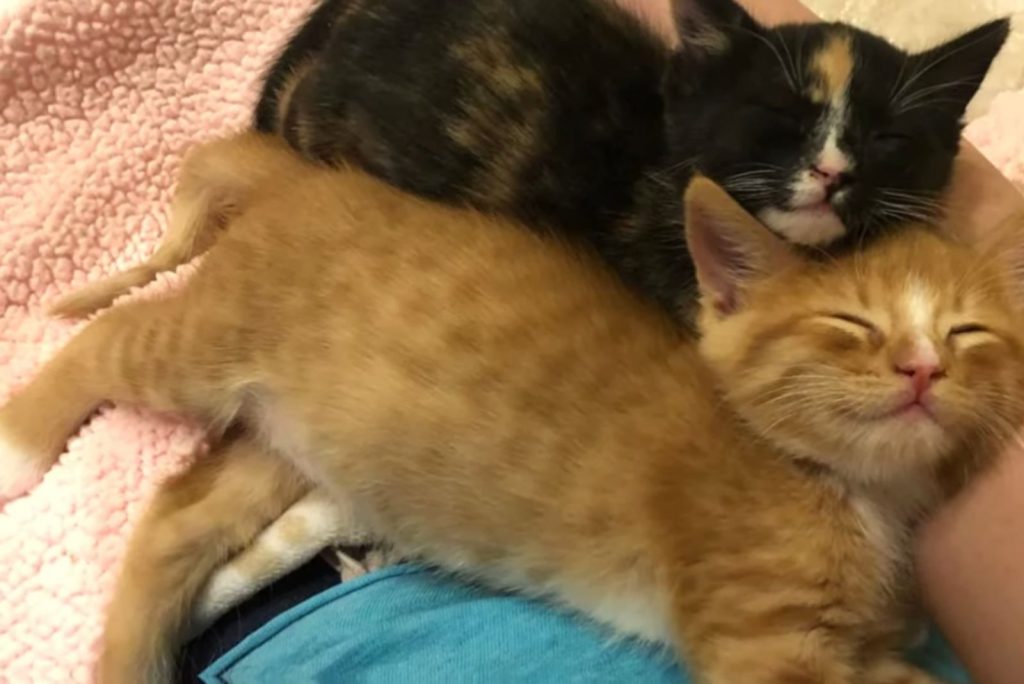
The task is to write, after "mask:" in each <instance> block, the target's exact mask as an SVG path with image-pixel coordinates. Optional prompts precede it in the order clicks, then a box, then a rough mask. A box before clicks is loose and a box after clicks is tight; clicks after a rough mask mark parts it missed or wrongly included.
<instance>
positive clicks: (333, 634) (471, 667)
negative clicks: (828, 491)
mask: <svg viewBox="0 0 1024 684" xmlns="http://www.w3.org/2000/svg"><path fill="white" fill-rule="evenodd" d="M913 659H914V660H915V661H916V662H918V663H919V664H922V665H923V666H925V667H926V668H927V669H928V670H929V671H931V672H933V673H934V674H936V675H939V676H941V677H942V678H943V679H944V680H945V681H949V682H951V683H954V684H959V683H966V682H969V681H970V680H969V679H968V678H967V676H966V675H965V674H964V673H963V671H962V670H961V669H960V668H959V666H958V665H957V664H956V663H955V660H954V659H953V658H952V655H951V654H950V652H949V650H948V648H947V647H946V646H945V644H943V643H942V642H941V641H939V640H937V639H933V640H931V641H930V642H929V643H928V644H926V645H925V646H924V647H922V648H920V649H918V650H917V651H916V652H915V653H914V654H913ZM183 662H184V663H185V665H186V668H185V670H184V671H183V681H188V682H192V681H197V680H200V681H205V682H207V683H213V682H217V683H221V682H224V683H227V682H245V683H250V682H262V681H266V682H272V681H273V682H276V681H288V682H307V681H309V682H312V681H317V682H342V681H360V682H368V683H371V684H373V683H380V684H383V683H385V682H387V683H394V682H407V681H415V682H417V683H420V682H432V681H436V682H445V684H448V683H450V682H475V681H530V682H531V683H533V682H541V683H543V682H566V681H569V682H573V681H575V682H621V681H643V682H654V683H656V682H687V681H689V680H688V678H687V677H686V675H685V673H684V672H682V671H681V670H680V669H679V668H678V667H677V666H676V665H675V663H674V662H673V659H672V657H671V654H670V653H668V652H667V651H666V650H664V649H655V648H651V647H649V646H645V645H642V644H637V643H634V642H630V641H626V640H614V639H612V638H610V637H609V634H608V633H607V632H606V631H604V630H603V629H601V628H600V627H598V626H597V625H594V624H592V623H589V622H588V621H586V620H583V619H580V618H577V617H573V616H570V615H567V614H565V613H562V612H559V611H557V610H555V609H554V608H552V607H550V606H548V605H545V604H544V603H542V602H538V601H530V600H526V599H523V598H520V597H516V596H511V595H505V594H498V593H494V592H489V591H486V590H484V589H480V588H477V587H472V586H469V585H466V584H463V583H461V582H459V581H457V580H455V579H453V578H450V577H447V576H444V575H440V574H437V573H435V572H432V571H430V570H427V569H424V568H421V567H418V566H404V567H397V568H389V569H385V570H382V571H379V572H376V573H372V574H370V575H367V576H364V577H362V578H359V579H358V580H355V581H353V582H348V583H345V584H343V585H341V584H337V575H336V574H335V572H334V570H333V569H332V568H331V567H330V566H329V565H327V564H326V563H325V562H323V561H320V560H314V561H312V562H311V563H310V564H309V565H307V566H306V567H305V568H303V569H302V570H300V571H299V572H298V573H296V574H294V575H292V576H290V577H288V578H285V579H283V580H282V581H281V582H280V583H278V584H277V585H275V586H273V587H270V588H268V590H266V591H264V592H262V593H261V594H260V595H258V596H256V597H254V598H253V599H252V600H250V601H249V602H248V603H247V604H245V605H243V606H242V607H240V608H239V609H238V610H237V611H233V612H232V613H231V614H229V615H227V616H225V618H223V619H222V620H221V621H219V622H218V623H217V624H216V625H214V627H213V628H212V629H211V630H209V631H208V632H207V633H206V634H205V635H203V636H201V637H200V638H199V639H197V640H196V641H194V642H193V643H192V644H190V645H189V646H188V648H187V650H186V653H185V657H184V658H183Z"/></svg>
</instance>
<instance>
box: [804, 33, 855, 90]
mask: <svg viewBox="0 0 1024 684" xmlns="http://www.w3.org/2000/svg"><path fill="white" fill-rule="evenodd" d="M853 62H854V59H853V44H852V43H851V41H850V36H849V35H847V34H846V33H837V34H835V35H833V36H830V37H829V39H828V40H827V41H826V42H825V44H824V45H822V46H821V48H820V49H819V50H818V53H817V54H816V55H814V57H813V58H811V60H810V75H811V79H810V83H809V84H808V90H807V94H808V95H809V96H810V98H811V101H813V102H815V103H817V104H829V103H832V104H835V103H837V102H839V101H840V100H842V99H843V98H845V97H846V89H847V87H848V86H849V85H850V77H851V75H852V74H853Z"/></svg>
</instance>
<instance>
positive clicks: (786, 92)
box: [256, 0, 1008, 322]
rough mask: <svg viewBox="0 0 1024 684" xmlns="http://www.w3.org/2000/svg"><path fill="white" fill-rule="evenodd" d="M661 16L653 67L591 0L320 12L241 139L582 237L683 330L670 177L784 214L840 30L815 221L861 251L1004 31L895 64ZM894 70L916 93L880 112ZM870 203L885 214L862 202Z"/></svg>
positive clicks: (880, 53)
mask: <svg viewBox="0 0 1024 684" xmlns="http://www.w3.org/2000/svg"><path fill="white" fill-rule="evenodd" d="M677 5H678V8H677V9H678V11H677V26H678V29H679V32H680V34H681V36H682V42H681V44H682V48H681V49H679V50H678V51H675V52H672V51H671V50H670V49H669V48H668V47H666V46H665V45H664V44H663V42H662V41H661V40H660V39H659V38H657V37H655V36H654V35H653V34H651V33H650V32H649V31H648V30H647V29H646V28H645V27H643V26H642V25H641V24H640V23H639V22H638V21H637V20H635V19H634V18H633V17H632V16H631V15H629V14H627V13H626V12H624V11H622V10H620V9H619V8H617V7H614V6H613V5H611V4H610V2H607V1H606V0H475V1H473V2H470V1H468V0H429V1H425V0H325V1H324V2H322V3H321V4H320V5H319V6H318V7H317V9H316V10H315V11H314V12H313V13H312V15H311V16H310V19H309V21H308V22H307V23H306V24H305V25H304V26H303V27H302V28H301V29H300V30H299V31H298V33H297V34H296V35H295V36H294V38H293V39H292V40H291V41H290V43H289V44H288V45H287V46H286V48H285V50H284V51H283V53H282V55H281V57H280V59H279V60H278V61H277V63H275V64H274V65H273V67H272V68H271V70H270V71H269V74H268V76H267V80H266V85H265V88H264V91H263V96H262V98H261V101H260V103H259V105H258V107H257V112H256V127H257V128H258V129H260V130H264V131H271V132H277V133H280V134H282V135H284V136H285V137H286V138H287V139H288V140H289V141H290V142H291V143H292V145H293V146H295V147H296V148H297V149H298V150H300V151H301V152H302V153H303V154H305V155H307V156H309V157H311V158H314V159H319V160H323V161H326V162H329V163H340V162H354V163H356V164H359V165H362V166H364V167H365V168H366V169H367V170H369V171H371V172H372V173H375V174H377V175H379V176H381V177H383V178H385V179H387V180H388V181H390V182H392V183H394V184H395V185H397V186H399V187H402V188H404V189H407V190H409V191H412V192H416V193H419V194H422V195H425V196H427V197H432V198H436V199H440V200H443V201H446V202H464V203H470V204H473V205H476V206H479V207H483V208H485V209H489V210H497V211H502V212H508V213H512V214H514V215H516V216H518V217H520V218H523V219H524V220H526V221H527V222H528V223H530V224H531V225H536V226H543V227H546V228H547V229H550V230H553V231H556V232H559V233H563V234H569V235H572V236H576V237H578V238H582V240H583V241H584V242H585V243H587V244H590V245H592V246H593V247H594V248H595V249H596V250H597V251H598V252H599V253H600V254H601V256H602V257H603V258H604V259H606V260H607V261H608V262H609V263H610V264H611V266H612V267H614V268H615V269H616V270H617V271H618V272H619V273H620V274H621V275H622V276H623V277H624V278H625V279H626V280H627V281H628V282H629V283H631V284H632V285H634V286H635V287H637V288H638V289H639V290H640V291H641V292H643V293H644V294H646V295H647V296H649V297H651V298H653V299H654V300H655V301H657V302H658V303H659V304H661V305H662V306H664V307H666V308H667V309H669V310H670V311H671V312H673V313H674V314H675V315H676V316H677V317H679V318H680V319H681V320H682V321H684V322H685V321H687V319H688V316H689V314H690V313H691V312H692V310H693V303H694V274H693V269H692V265H691V264H690V261H689V259H688V258H687V254H686V249H685V245H684V243H683V239H682V231H681V226H680V221H681V207H680V201H681V197H682V193H683V190H684V189H685V186H686V183H687V182H688V180H689V179H690V178H691V177H692V175H693V174H694V173H695V172H700V173H704V174H707V175H709V176H710V177H712V178H714V179H715V180H717V181H718V182H720V183H722V184H723V185H725V186H726V187H727V188H729V189H730V191H731V192H732V193H733V194H734V195H735V196H736V197H737V199H738V200H739V201H740V202H742V203H743V204H744V206H746V207H747V208H748V209H749V210H751V211H752V212H755V213H757V212H760V211H762V210H764V209H766V208H769V207H773V208H778V209H782V210H786V211H788V210H789V208H790V206H789V203H790V202H791V201H792V197H791V194H792V193H791V191H790V190H789V189H788V184H789V183H790V181H791V180H792V179H793V178H794V177H795V175H794V174H796V173H799V172H802V171H803V170H804V169H805V168H806V166H807V165H808V164H809V163H813V160H812V159H811V158H810V156H809V155H811V150H812V149H814V146H815V145H818V144H820V143H821V141H820V140H819V141H815V140H814V139H813V138H814V136H815V135H817V133H816V130H817V127H818V125H819V124H820V123H821V122H822V121H823V116H824V115H825V112H826V110H825V108H824V107H823V106H822V105H821V104H820V103H817V104H816V103H815V102H813V101H812V100H811V99H810V98H809V97H808V96H807V93H806V92H804V88H805V87H810V84H809V83H807V82H806V81H809V80H813V79H814V75H813V70H812V69H810V67H809V64H810V61H811V59H812V57H813V56H814V55H815V54H816V53H817V52H818V51H820V50H821V49H822V48H823V46H825V45H826V44H827V43H828V41H829V40H832V39H834V37H835V36H837V35H842V36H849V39H850V41H851V45H852V48H853V52H854V55H855V64H856V66H855V69H854V71H853V77H852V80H851V81H850V87H849V113H850V117H849V118H850V121H849V126H847V127H846V128H844V132H843V137H842V139H841V140H840V141H839V144H840V147H841V148H842V149H843V151H844V152H845V153H848V154H849V155H850V156H851V157H852V158H853V159H854V160H855V161H856V166H855V168H854V171H853V173H852V174H850V175H849V176H848V177H847V176H844V178H843V186H842V190H843V191H842V192H841V193H839V195H838V197H837V199H835V200H834V201H833V202H832V205H831V206H832V209H833V210H834V212H835V214H836V216H838V217H839V218H840V219H841V222H842V226H843V227H845V230H846V233H845V236H844V237H843V238H842V239H839V240H837V243H845V244H854V243H856V244H860V243H862V242H863V241H865V240H867V239H870V238H871V237H872V236H874V235H876V234H878V233H879V232H881V231H883V230H885V229H887V228H889V227H891V226H893V225H896V224H898V223H899V222H900V221H901V220H904V219H907V218H912V217H925V216H929V215H931V214H932V213H933V212H934V210H935V208H936V207H937V204H936V202H935V200H936V198H937V197H938V195H939V193H940V192H941V191H942V190H943V188H944V187H945V185H946V183H947V182H948V180H949V175H950V171H951V167H952V160H953V157H954V156H955V154H956V151H957V146H958V140H959V133H960V117H961V116H962V113H963V110H964V108H965V107H966V105H967V102H968V101H969V100H970V98H971V97H972V96H973V94H974V92H975V91H976V89H977V87H978V85H979V84H980V81H981V78H982V77H983V76H984V74H985V72H986V70H987V68H988V66H989V63H990V62H991V60H992V59H993V58H994V56H995V54H996V53H997V52H998V50H999V48H1000V46H1001V45H1002V43H1003V41H1004V39H1005V37H1006V34H1007V30H1008V25H1007V22H1005V21H1000V22H993V23H992V24H989V25H986V26H985V27H981V28H979V29H977V30H976V31H975V32H974V33H972V34H968V35H966V36H964V37H962V38H961V39H959V40H958V41H954V42H953V43H950V44H949V45H947V46H943V47H940V48H936V50H934V51H931V52H927V53H924V54H922V55H918V56H908V55H906V54H905V53H903V52H901V51H899V50H897V49H896V48H894V47H892V46H891V45H889V44H888V43H887V42H885V41H883V40H881V39H880V38H877V37H874V36H871V35H869V34H866V33H863V32H860V31H857V30H855V29H852V28H850V27H847V26H843V25H839V24H810V25H802V26H790V27H782V28H779V29H778V30H767V29H765V28H763V27H761V26H759V25H757V24H756V23H755V22H754V21H753V20H752V19H751V18H750V17H749V16H748V15H747V14H746V12H744V11H743V10H742V9H741V8H740V7H739V6H738V5H736V4H735V3H734V2H732V0H678V3H677ZM684 8H685V9H686V11H683V9H684ZM928 64H932V65H933V67H932V68H931V69H928V70H926V71H924V72H922V71H921V69H923V68H924V66H926V65H928ZM914 74H917V77H916V81H915V82H913V83H911V86H912V89H911V90H910V92H912V93H918V94H919V96H920V100H918V101H916V102H911V104H914V105H915V106H914V107H912V108H908V110H907V111H906V112H903V113H897V112H896V111H895V109H896V108H895V107H894V105H893V104H892V102H891V101H892V99H893V97H892V96H893V95H894V94H895V93H897V92H898V91H899V88H900V86H901V84H902V83H905V82H906V81H907V80H908V79H910V78H912V77H913V75H914ZM901 79H902V80H901ZM943 84H948V85H947V86H946V87H943ZM794 86H795V87H794ZM921 88H930V89H931V90H927V91H923V90H920V89H921ZM916 105H920V106H916ZM737 174H747V176H746V178H748V181H743V182H741V181H740V178H741V177H737ZM749 179H756V180H757V182H754V183H751V182H750V181H749ZM882 188H888V192H890V193H894V192H895V193H899V196H900V197H902V198H903V199H902V200H901V201H900V202H897V201H895V200H892V199H891V198H889V199H885V200H884V201H882V200H883V196H882V195H881V190H882ZM769 225H771V222H770V221H769ZM773 227H774V226H773Z"/></svg>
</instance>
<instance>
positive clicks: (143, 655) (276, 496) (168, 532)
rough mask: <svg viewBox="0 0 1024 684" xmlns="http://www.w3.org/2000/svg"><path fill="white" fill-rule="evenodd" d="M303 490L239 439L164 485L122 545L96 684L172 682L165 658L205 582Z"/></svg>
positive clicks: (278, 463) (291, 473)
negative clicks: (124, 552)
mask: <svg viewBox="0 0 1024 684" xmlns="http://www.w3.org/2000/svg"><path fill="white" fill-rule="evenodd" d="M308 488H309V484H308V482H307V481H306V480H305V479H304V478H302V477H301V475H299V474H298V473H297V472H296V471H295V470H294V469H293V468H291V467H290V466H289V465H288V464H287V462H285V461H284V460H283V459H280V458H278V457H276V456H274V455H273V454H270V453H268V452H266V451H265V450H264V449H263V448H262V447H261V446H260V445H259V444H257V443H255V442H253V441H250V440H248V439H246V438H244V437H242V438H239V439H238V440H236V441H234V442H231V443H228V444H226V445H221V446H219V447H217V448H215V449H214V450H213V451H212V452H211V453H210V454H209V455H208V456H205V457H203V458H202V459H201V460H200V461H199V462H198V463H197V464H195V465H194V466H193V467H191V468H189V469H188V470H187V471H186V472H184V473H182V474H181V475H179V476H177V477H175V478H172V479H171V480H170V481H168V482H167V483H165V484H164V485H163V486H162V487H161V488H160V490H159V491H158V493H157V495H156V498H155V500H154V502H153V504H152V505H151V506H150V507H149V508H148V510H147V511H146V513H145V514H144V516H143V518H142V520H141V521H140V522H139V524H138V526H137V527H136V529H135V531H134V533H133V534H132V538H131V540H130V542H129V545H128V551H127V555H126V556H125V561H124V564H123V566H122V569H121V574H120V577H119V578H118V582H117V586H116V589H115V591H114V599H113V601H112V602H111V604H110V606H109V607H108V610H107V619H106V625H105V627H104V632H103V639H102V644H101V650H102V653H101V656H100V662H99V665H98V671H97V673H96V675H97V681H98V682H99V684H138V683H139V682H146V684H163V683H165V682H167V683H169V682H172V681H174V677H173V675H174V668H173V658H172V657H171V654H173V653H174V652H175V651H176V650H177V647H178V646H179V645H180V643H181V641H182V640H183V638H184V636H185V634H186V631H185V630H186V629H187V627H188V621H189V617H190V611H191V609H192V606H193V604H194V603H195V600H196V597H197V595H198V594H199V592H200V590H201V589H202V587H203V585H204V584H205V583H206V582H207V580H208V578H209V577H210V574H211V573H212V572H213V571H214V570H215V569H216V568H217V567H219V566H220V564H221V563H223V562H224V561H225V560H226V559H228V558H230V557H231V555H232V554H233V553H235V552H237V551H239V550H240V549H242V548H245V547H246V546H247V545H248V544H249V543H250V542H251V541H252V539H253V538H254V537H256V535H257V534H259V532H260V531H261V530H262V529H263V528H264V527H265V526H266V525H267V524H269V523H270V522H271V521H273V520H274V519H275V518H277V517H278V516H279V515H280V514H281V513H282V511H284V510H285V509H286V508H287V507H288V506H289V505H291V504H292V503H293V502H294V501H296V500H297V499H298V498H299V497H301V496H302V495H303V494H304V493H305V492H306V491H307V490H308ZM140 606H144V607H145V608H144V609H142V610H140Z"/></svg>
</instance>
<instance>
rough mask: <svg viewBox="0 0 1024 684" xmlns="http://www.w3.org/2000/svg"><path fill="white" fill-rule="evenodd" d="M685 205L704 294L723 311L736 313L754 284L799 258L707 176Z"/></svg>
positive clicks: (693, 183) (691, 187)
mask: <svg viewBox="0 0 1024 684" xmlns="http://www.w3.org/2000/svg"><path fill="white" fill-rule="evenodd" d="M684 205H685V212H686V243H687V246H688V247H689V249H690V257H691V259H692V260H693V264H694V267H695V268H696V271H697V282H698V284H699V285H700V289H701V296H702V299H704V300H705V301H706V302H708V303H710V305H711V306H713V307H714V308H715V310H716V311H717V312H718V313H719V314H720V315H723V316H727V315H729V314H732V313H734V312H735V311H736V310H737V309H738V308H739V306H740V304H741V303H742V299H743V293H744V292H745V291H746V289H747V288H748V287H749V286H750V285H752V284H754V283H756V282H757V281H758V280H760V279H762V278H764V277H765V276H768V275H770V274H772V273H775V272H777V271H779V270H781V269H783V268H785V267H786V266H787V265H788V264H790V263H792V262H793V260H794V259H796V258H797V257H796V255H795V254H794V252H793V249H792V247H790V246H789V245H788V244H787V243H786V242H785V240H783V239H782V238H780V237H778V236H777V235H775V234H774V233H772V232H771V231H770V230H768V228H766V227H765V226H764V225H763V224H762V223H761V222H760V221H758V220H757V219H756V218H754V217H753V216H751V215H750V214H749V213H748V212H747V211H746V210H745V209H744V208H743V207H741V206H740V205H739V204H738V203H737V202H736V200H734V199H733V198H732V197H730V196H729V194H728V193H727V192H726V191H725V190H723V189H722V188H721V187H720V186H718V185H717V184H716V183H714V182H713V181H711V180H709V179H707V178H705V177H703V176H698V177H696V178H694V179H693V180H692V181H691V182H690V185H689V187H688V188H687V189H686V197H685V199H684Z"/></svg>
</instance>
